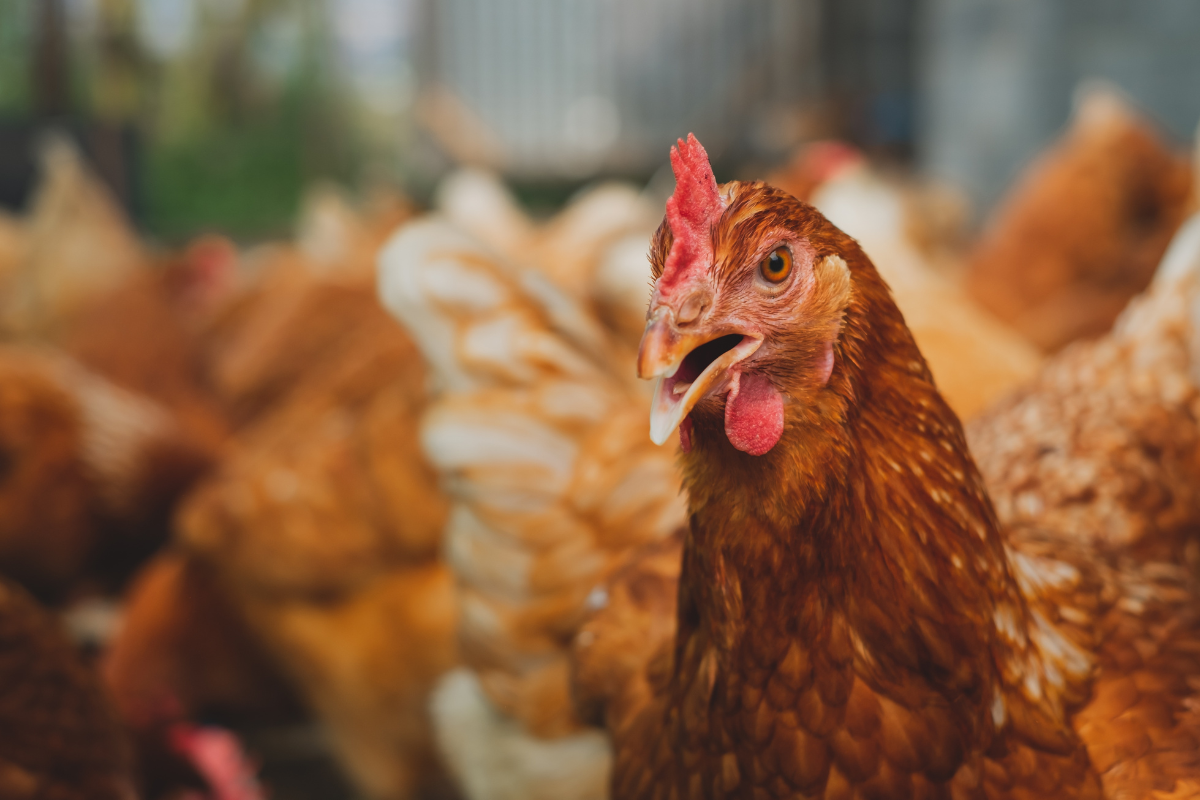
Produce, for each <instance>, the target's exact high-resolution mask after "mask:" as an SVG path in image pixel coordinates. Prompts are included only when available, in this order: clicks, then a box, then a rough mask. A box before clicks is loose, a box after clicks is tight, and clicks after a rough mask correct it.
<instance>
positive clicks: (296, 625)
mask: <svg viewBox="0 0 1200 800" xmlns="http://www.w3.org/2000/svg"><path fill="white" fill-rule="evenodd" d="M276 286H277V287H279V288H282V289H283V291H282V292H281V293H280V294H278V295H276V296H275V297H274V298H273V299H272V298H269V297H266V296H264V297H261V298H259V299H257V300H256V301H255V302H256V303H263V304H266V305H267V306H268V307H265V308H263V309H260V311H259V312H258V313H261V314H262V315H264V316H266V315H272V316H271V317H270V320H269V323H268V324H262V327H256V326H259V325H260V322H259V320H261V319H262V317H254V316H252V317H251V318H250V319H249V320H247V321H245V322H244V323H243V324H244V326H245V327H244V328H243V329H242V331H241V333H237V332H236V331H235V332H234V333H235V334H236V335H235V336H234V338H231V339H230V341H236V340H237V337H241V341H242V342H243V343H256V344H257V345H258V346H259V348H260V349H258V350H254V351H248V350H241V351H237V352H236V353H234V352H232V351H231V353H230V355H229V358H230V359H231V360H232V359H235V358H236V359H238V361H239V362H240V364H242V365H243V366H242V367H239V368H238V369H236V370H235V369H232V368H229V369H228V370H227V371H226V372H224V373H223V374H224V375H226V376H227V377H228V376H238V377H237V381H234V380H227V382H226V383H225V384H224V386H225V387H226V388H227V389H228V388H233V387H237V389H238V391H237V392H231V393H230V394H229V395H228V396H231V397H242V398H245V400H246V401H247V403H246V405H245V406H243V409H244V410H245V413H246V414H247V417H248V421H247V422H246V423H245V424H244V425H243V428H242V430H241V431H239V433H238V435H237V437H236V440H235V443H234V445H233V448H232V452H231V454H230V455H229V456H228V457H227V458H226V459H225V460H224V461H223V462H222V464H221V465H220V467H219V468H218V470H217V471H216V472H215V474H214V475H213V476H211V478H210V479H209V480H208V481H206V482H205V483H204V484H202V485H201V486H200V487H199V488H197V489H196V490H195V491H194V492H193V493H192V494H191V495H190V496H189V498H188V501H187V503H186V504H185V506H184V508H183V509H182V510H181V512H180V515H179V518H178V536H177V543H178V545H179V546H180V547H181V548H182V550H183V551H184V552H185V553H187V554H188V556H189V557H191V558H196V559H199V560H200V561H201V562H202V563H204V564H207V565H209V566H210V568H211V569H212V571H213V573H214V576H215V578H216V582H217V584H218V585H219V587H220V588H221V591H222V592H223V593H224V596H225V597H226V598H227V599H228V601H229V603H230V605H231V606H232V607H233V609H234V610H235V611H236V613H237V614H238V616H239V617H240V618H242V619H243V620H244V621H245V623H246V624H247V625H248V627H249V630H250V632H251V634H252V635H253V636H254V637H255V639H256V640H257V641H259V642H260V643H261V645H262V647H263V649H264V650H265V652H266V653H267V655H268V657H269V658H270V660H271V662H272V663H273V664H274V665H275V668H276V669H278V670H280V671H281V672H283V673H284V674H285V675H286V676H287V678H288V679H289V681H290V682H291V683H292V684H293V685H294V686H295V687H296V689H297V692H298V693H299V695H300V697H301V699H302V700H303V701H304V703H305V704H306V705H307V706H308V707H309V708H310V709H311V710H312V711H314V712H315V714H316V715H317V717H318V718H319V719H321V720H322V721H324V722H325V723H326V724H327V725H328V726H329V729H330V731H331V734H332V740H333V746H334V749H335V751H336V752H337V753H338V755H339V756H340V757H341V759H342V761H343V763H344V764H345V765H346V766H347V768H348V770H349V772H350V774H351V776H352V777H353V778H354V779H355V780H356V781H357V783H358V784H359V786H360V787H361V789H362V790H363V792H364V793H365V794H367V795H368V796H370V797H374V798H403V797H410V796H413V795H414V794H415V793H417V792H418V791H420V790H421V787H422V786H425V785H427V784H429V783H430V782H431V781H436V780H437V779H438V774H439V769H438V766H437V762H436V758H435V756H434V754H433V751H432V747H433V745H432V737H431V734H430V731H429V721H428V710H427V704H428V697H429V692H430V690H431V688H432V685H433V683H434V681H435V680H436V679H437V678H438V677H440V676H441V675H442V673H444V672H445V671H446V670H448V669H450V668H451V667H452V666H453V665H454V664H455V660H456V651H455V646H454V628H455V624H456V616H455V613H456V609H455V605H454V595H453V585H452V582H451V579H450V575H449V572H448V571H447V570H446V568H445V567H444V565H442V564H440V563H439V561H438V558H437V554H438V551H439V545H440V542H441V532H442V527H443V525H444V523H445V518H446V513H447V502H446V500H445V498H444V497H443V496H442V495H441V493H440V492H439V491H438V488H437V485H436V482H435V479H434V475H433V473H432V470H431V469H430V467H429V465H428V464H427V463H426V462H425V461H424V459H423V457H422V456H421V453H420V449H419V445H418V442H417V431H416V420H417V418H418V415H419V413H420V411H421V409H422V407H423V404H424V397H425V375H424V368H423V366H422V364H421V362H420V359H419V358H418V356H417V353H416V351H415V349H414V347H413V345H412V343H411V342H410V341H409V340H408V338H407V337H406V336H405V335H404V333H403V332H402V331H401V329H400V328H399V326H398V325H397V324H396V323H395V322H394V321H393V320H392V319H391V318H390V317H388V315H387V314H385V313H384V312H383V310H382V309H380V308H379V305H378V302H377V300H376V299H375V295H374V291H373V288H372V287H371V285H370V284H369V283H363V282H362V281H359V280H357V279H353V280H351V279H349V278H347V279H340V278H339V279H336V280H335V279H333V278H329V279H317V278H314V277H311V275H309V276H305V275H303V274H299V275H293V276H292V277H289V278H287V279H286V280H285V281H283V282H282V283H279V284H276ZM271 304H278V305H275V306H274V307H271ZM276 309H279V310H278V311H277V310H276ZM256 330H257V331H258V332H257V333H256V332H255V331H256ZM325 330H333V331H334V332H335V333H336V334H337V335H336V338H334V339H332V340H331V341H326V342H321V341H319V340H318V339H317V338H316V337H315V336H312V335H311V334H312V333H313V331H316V332H320V331H325ZM289 343H290V345H291V347H289ZM268 354H271V355H270V356H268ZM230 363H231V361H226V362H225V364H227V365H228V364H230ZM254 365H258V366H261V367H263V368H264V369H265V370H266V375H264V373H263V372H260V371H258V370H257V368H256V367H255V368H251V367H253V366H254ZM268 376H270V377H268ZM260 404H265V405H260ZM298 431H301V432H303V435H297V432H298Z"/></svg>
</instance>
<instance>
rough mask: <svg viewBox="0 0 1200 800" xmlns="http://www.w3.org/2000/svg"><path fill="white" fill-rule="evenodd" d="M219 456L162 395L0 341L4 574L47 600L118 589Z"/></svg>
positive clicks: (0, 555)
mask: <svg viewBox="0 0 1200 800" xmlns="http://www.w3.org/2000/svg"><path fill="white" fill-rule="evenodd" d="M213 457H214V454H213V452H212V450H211V449H210V448H209V447H208V446H207V444H206V443H205V442H203V441H200V440H198V439H196V438H195V437H194V436H193V435H191V434H190V433H189V431H188V430H187V429H185V428H184V427H183V426H182V425H181V423H180V421H179V419H178V418H177V417H175V416H174V415H172V414H171V413H170V412H169V411H168V410H167V409H165V408H163V407H162V406H160V405H158V404H157V403H154V402H153V401H151V400H149V399H147V398H145V397H142V396H140V395H137V394H134V393H132V392H129V391H126V390H124V389H121V388H119V387H117V386H114V385H113V384H111V383H110V382H108V381H106V380H105V379H103V378H101V377H99V376H97V375H95V374H93V373H91V372H89V371H87V370H85V369H83V368H82V367H80V366H79V365H78V364H77V363H75V362H73V361H71V360H70V359H68V358H66V357H65V356H62V355H60V354H56V353H54V352H52V351H49V350H40V349H34V348H24V347H3V348H0V573H3V574H6V575H8V576H9V577H12V578H15V579H17V580H18V581H20V582H22V583H23V584H25V585H26V586H27V587H28V588H30V589H31V590H32V591H34V592H35V593H37V594H38V595H39V596H41V597H43V598H45V599H48V600H61V599H64V598H65V597H66V596H68V595H69V594H72V593H76V592H78V591H79V590H80V589H81V588H82V587H81V586H80V582H81V581H83V580H85V579H88V580H96V579H99V580H100V582H101V585H102V586H109V588H111V585H112V581H113V580H119V579H120V577H121V576H123V575H124V574H126V572H127V571H128V570H129V569H130V568H131V567H132V566H134V565H135V564H136V563H137V562H138V561H139V560H140V559H142V558H144V557H145V556H146V555H147V554H148V553H149V552H151V551H152V550H153V549H154V548H155V547H156V546H157V545H158V544H159V543H160V542H161V541H163V539H164V538H165V537H166V532H167V519H168V517H169V515H170V514H171V511H172V509H173V507H174V504H175V501H176V500H177V499H178V498H179V496H180V495H181V493H182V492H183V491H184V490H185V489H186V488H187V487H188V486H189V485H190V484H191V482H192V481H193V480H194V479H195V478H196V477H197V476H198V475H199V474H200V473H202V472H203V471H204V470H205V469H206V468H207V467H208V466H209V464H210V463H211V461H212V459H213Z"/></svg>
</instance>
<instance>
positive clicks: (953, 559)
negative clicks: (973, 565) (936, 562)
mask: <svg viewBox="0 0 1200 800" xmlns="http://www.w3.org/2000/svg"><path fill="white" fill-rule="evenodd" d="M950 563H951V564H953V565H954V568H955V569H957V570H961V569H962V568H963V560H962V557H961V556H959V554H958V553H955V554H954V555H952V556H950Z"/></svg>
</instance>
